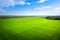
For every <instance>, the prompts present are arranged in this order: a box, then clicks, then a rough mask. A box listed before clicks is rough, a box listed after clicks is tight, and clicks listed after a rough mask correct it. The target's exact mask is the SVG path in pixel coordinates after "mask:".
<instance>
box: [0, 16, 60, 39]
mask: <svg viewBox="0 0 60 40" xmlns="http://www.w3.org/2000/svg"><path fill="white" fill-rule="evenodd" d="M0 40H60V20H48V19H46V18H40V17H22V18H6V19H0Z"/></svg>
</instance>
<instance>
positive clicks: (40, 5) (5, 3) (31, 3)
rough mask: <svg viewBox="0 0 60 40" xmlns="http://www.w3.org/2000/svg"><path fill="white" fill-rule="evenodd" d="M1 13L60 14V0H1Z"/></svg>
mask: <svg viewBox="0 0 60 40" xmlns="http://www.w3.org/2000/svg"><path fill="white" fill-rule="evenodd" d="M0 15H60V0H0Z"/></svg>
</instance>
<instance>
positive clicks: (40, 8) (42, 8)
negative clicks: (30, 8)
mask: <svg viewBox="0 0 60 40" xmlns="http://www.w3.org/2000/svg"><path fill="white" fill-rule="evenodd" d="M50 8H52V7H51V6H42V7H37V8H34V10H46V9H50Z"/></svg>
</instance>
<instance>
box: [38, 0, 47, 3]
mask: <svg viewBox="0 0 60 40" xmlns="http://www.w3.org/2000/svg"><path fill="white" fill-rule="evenodd" d="M46 1H48V0H39V1H38V2H39V3H44V2H46Z"/></svg>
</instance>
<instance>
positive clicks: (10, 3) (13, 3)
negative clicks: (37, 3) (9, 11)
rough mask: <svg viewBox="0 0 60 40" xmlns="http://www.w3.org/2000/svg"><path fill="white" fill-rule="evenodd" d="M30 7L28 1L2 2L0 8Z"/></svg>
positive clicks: (10, 0)
mask: <svg viewBox="0 0 60 40" xmlns="http://www.w3.org/2000/svg"><path fill="white" fill-rule="evenodd" d="M25 4H27V5H30V4H31V3H29V2H26V0H0V7H9V6H15V5H25Z"/></svg>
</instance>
